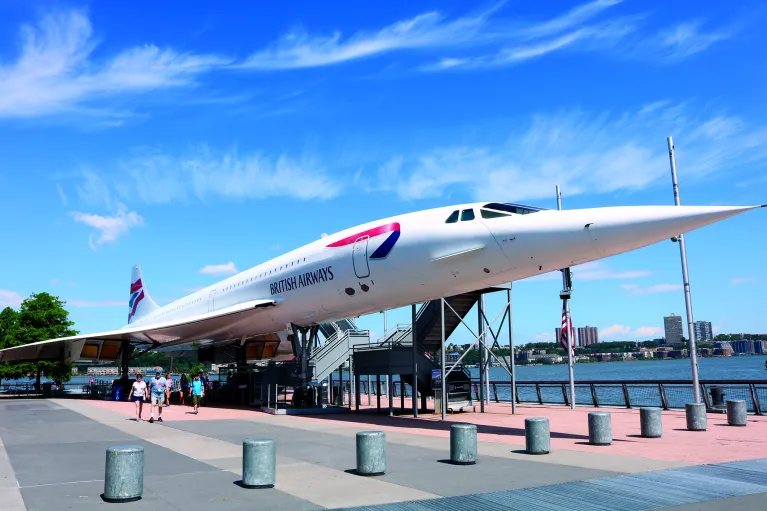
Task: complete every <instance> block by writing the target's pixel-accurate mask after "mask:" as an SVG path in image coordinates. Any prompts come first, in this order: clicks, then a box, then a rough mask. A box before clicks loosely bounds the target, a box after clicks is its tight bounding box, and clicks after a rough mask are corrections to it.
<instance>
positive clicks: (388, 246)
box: [327, 222, 400, 259]
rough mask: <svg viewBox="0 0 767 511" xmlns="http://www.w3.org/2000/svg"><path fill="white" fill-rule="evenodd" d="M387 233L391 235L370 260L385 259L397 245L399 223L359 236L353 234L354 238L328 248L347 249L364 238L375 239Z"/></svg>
mask: <svg viewBox="0 0 767 511" xmlns="http://www.w3.org/2000/svg"><path fill="white" fill-rule="evenodd" d="M387 233H389V235H388V236H387V238H386V239H385V240H384V242H383V243H381V245H380V246H379V247H378V248H377V249H376V250H375V251H374V252H373V253H372V254H371V255H370V259H383V258H384V257H386V256H388V255H389V252H391V250H392V249H393V248H394V245H395V244H396V243H397V240H398V239H399V236H400V227H399V222H392V223H390V224H385V225H381V226H379V227H374V228H373V229H368V230H367V231H362V232H358V233H357V234H353V235H352V236H348V237H346V238H344V239H342V240H338V241H336V242H333V243H331V244H330V245H327V246H328V247H329V248H335V247H345V246H347V245H351V244H353V243H354V242H356V241H357V240H358V239H360V238H362V237H365V236H367V237H368V238H375V237H377V236H382V235H384V234H387Z"/></svg>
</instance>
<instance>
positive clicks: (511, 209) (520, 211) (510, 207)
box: [482, 202, 543, 218]
mask: <svg viewBox="0 0 767 511" xmlns="http://www.w3.org/2000/svg"><path fill="white" fill-rule="evenodd" d="M482 208H483V209H489V210H493V211H501V212H504V213H513V214H517V215H529V214H530V213H537V212H538V211H543V208H536V207H533V206H523V205H521V204H510V203H501V202H491V203H489V204H485V205H484V206H482ZM483 213H484V212H483ZM499 216H500V215H499ZM483 217H484V214H483ZM485 218H494V217H485Z"/></svg>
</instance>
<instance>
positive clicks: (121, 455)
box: [102, 445, 144, 502]
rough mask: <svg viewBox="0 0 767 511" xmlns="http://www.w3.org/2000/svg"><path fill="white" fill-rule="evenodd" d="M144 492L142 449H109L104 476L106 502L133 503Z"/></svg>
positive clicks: (104, 497) (122, 447)
mask: <svg viewBox="0 0 767 511" xmlns="http://www.w3.org/2000/svg"><path fill="white" fill-rule="evenodd" d="M143 492H144V448H143V447H141V446H137V445H125V446H118V447H109V448H108V449H107V460H106V469H105V474H104V495H102V498H103V499H104V500H105V501H107V502H134V501H136V500H139V499H140V498H141V495H142V493H143Z"/></svg>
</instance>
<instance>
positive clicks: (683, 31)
mask: <svg viewBox="0 0 767 511" xmlns="http://www.w3.org/2000/svg"><path fill="white" fill-rule="evenodd" d="M702 25H703V21H701V20H694V21H686V22H684V23H679V24H678V25H675V26H674V27H671V28H670V29H666V30H663V31H661V32H660V33H659V34H658V38H657V41H656V42H657V44H658V45H659V46H660V47H661V48H663V49H664V50H666V51H667V52H668V56H669V57H671V58H683V57H689V56H690V55H694V54H695V53H700V52H702V51H703V50H705V49H707V48H708V47H709V46H711V45H712V44H714V43H716V42H718V41H723V40H725V39H729V38H730V37H731V33H730V30H720V31H714V32H708V33H704V32H703V31H702V30H701V26H702Z"/></svg>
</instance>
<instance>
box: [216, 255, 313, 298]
mask: <svg viewBox="0 0 767 511" xmlns="http://www.w3.org/2000/svg"><path fill="white" fill-rule="evenodd" d="M305 262H306V258H305V257H304V258H303V259H298V260H296V261H291V262H290V264H287V263H285V264H283V265H282V266H280V267H279V269H278V268H275V269H274V270H269V271H265V272H263V273H261V274H260V275H258V276H257V277H251V278H249V279H245V280H241V281H239V282H238V283H236V284H232V285H231V286H226V287H225V288H224V289H222V290H221V291H229V290H230V289H234V288H236V287H240V286H242V285H244V284H247V283H248V282H253V281H255V280H258V279H260V278H263V277H268V276H269V275H271V274H272V273H277V272H278V271H281V270H282V269H283V268H285V269H287V268H290V267H291V266H294V265H297V264H301V263H305Z"/></svg>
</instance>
